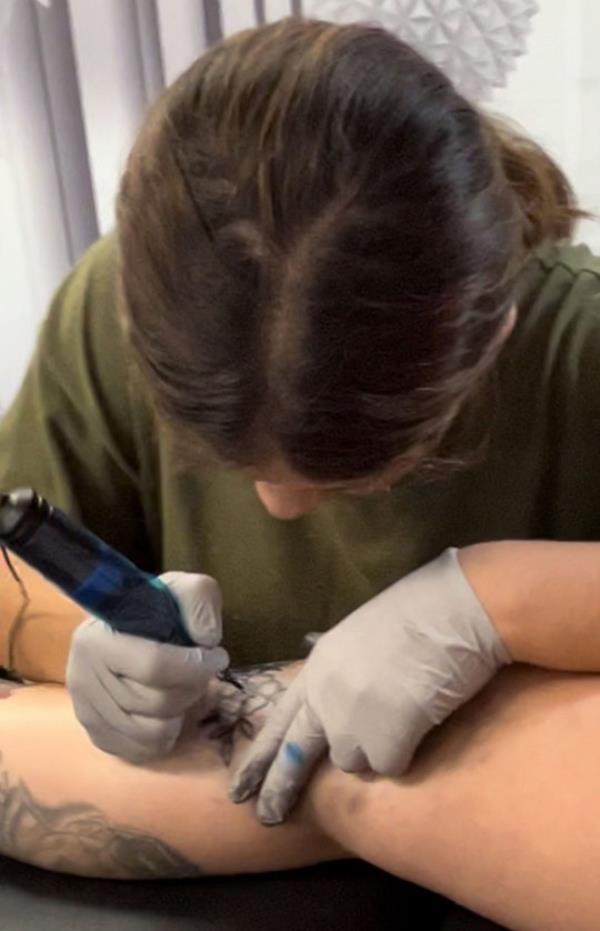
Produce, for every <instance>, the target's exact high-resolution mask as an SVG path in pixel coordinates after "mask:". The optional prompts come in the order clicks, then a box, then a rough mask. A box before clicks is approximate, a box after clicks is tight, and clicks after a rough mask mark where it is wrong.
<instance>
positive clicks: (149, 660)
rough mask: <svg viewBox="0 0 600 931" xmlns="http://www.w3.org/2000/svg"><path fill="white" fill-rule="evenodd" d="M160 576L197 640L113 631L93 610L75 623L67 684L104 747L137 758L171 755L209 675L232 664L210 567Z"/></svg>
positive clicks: (82, 718)
mask: <svg viewBox="0 0 600 931" xmlns="http://www.w3.org/2000/svg"><path fill="white" fill-rule="evenodd" d="M160 578H161V580H162V581H163V582H164V583H165V584H166V585H167V586H168V588H169V589H170V590H171V592H172V594H173V595H174V596H175V598H176V599H177V601H178V602H179V605H180V608H181V615H182V619H183V622H184V624H185V627H186V630H187V632H188V634H189V635H190V637H191V638H192V639H193V640H194V641H195V642H196V643H198V644H199V646H197V647H184V646H176V645H173V644H171V643H157V642H156V641H154V640H147V639H145V638H143V637H137V636H136V637H134V636H131V635H129V634H122V633H118V632H115V631H113V630H112V629H111V628H110V627H109V625H108V624H107V623H106V622H105V621H102V620H99V619H98V618H94V617H90V618H87V619H86V620H85V621H83V622H82V623H81V624H80V625H79V627H77V628H76V630H75V632H74V634H73V638H72V641H71V649H70V652H69V659H68V663H67V674H66V685H67V688H68V690H69V692H70V694H71V698H72V701H73V707H74V710H75V715H76V717H77V719H78V721H79V722H80V723H81V724H82V725H83V727H84V728H85V729H86V731H87V732H88V735H89V737H90V739H91V740H92V742H93V743H94V744H95V745H96V746H97V747H99V748H100V749H101V750H105V751H106V752H107V753H112V754H114V755H115V756H120V757H122V758H123V759H125V760H129V761H130V762H132V763H143V762H147V761H149V760H152V759H155V758H158V757H162V756H166V755H167V754H168V753H169V752H170V751H171V749H172V748H173V745H174V743H175V741H176V740H177V738H178V736H179V733H180V731H181V728H182V725H183V722H184V718H185V713H186V711H187V710H188V709H189V708H191V707H192V706H193V705H196V704H198V703H199V702H200V701H201V699H202V697H203V695H204V693H205V691H206V688H207V684H208V681H209V679H210V678H211V677H212V676H214V675H215V674H216V673H217V672H221V671H222V670H224V669H225V668H226V667H227V666H228V665H229V657H228V655H227V653H226V652H225V650H223V649H222V648H221V647H219V646H218V644H219V643H220V641H221V636H222V622H221V593H220V589H219V586H218V584H217V582H216V581H215V580H214V579H213V578H211V577H210V576H207V575H195V574H192V573H188V572H166V573H165V574H164V575H162V576H161V577H160Z"/></svg>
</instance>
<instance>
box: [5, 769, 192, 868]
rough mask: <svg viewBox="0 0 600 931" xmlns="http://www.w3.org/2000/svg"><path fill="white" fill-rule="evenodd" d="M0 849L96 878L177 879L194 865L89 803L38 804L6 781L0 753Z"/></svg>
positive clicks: (18, 784) (20, 785)
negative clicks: (116, 821)
mask: <svg viewBox="0 0 600 931" xmlns="http://www.w3.org/2000/svg"><path fill="white" fill-rule="evenodd" d="M0 853H3V854H5V855H6V856H9V857H12V858H13V859H15V860H23V861H25V862H26V863H34V864H35V865H36V866H41V867H44V868H45V869H49V870H57V871H59V872H63V873H75V874H77V875H81V876H94V877H99V878H102V879H183V878H188V877H198V876H201V875H202V873H201V870H199V869H198V867H197V866H195V865H194V864H193V863H191V862H190V861H189V860H186V859H185V857H182V856H181V855H180V854H179V853H177V851H176V850H173V848H172V847H170V846H169V845H168V844H165V843H164V842H163V841H160V840H158V838H156V837H151V836H149V835H146V834H141V833H140V832H139V831H134V830H131V829H129V828H126V827H124V826H122V825H111V824H110V823H109V821H108V820H107V818H106V817H105V815H103V814H102V812H101V811H99V810H98V809H97V808H95V807H94V806H93V805H88V804H74V803H72V804H68V805H44V804H42V803H41V802H39V801H37V800H36V799H35V798H34V796H33V795H32V794H31V792H30V790H29V789H28V787H27V786H26V785H25V783H24V782H23V781H22V780H19V781H18V782H16V783H13V784H11V780H10V777H9V774H8V772H7V771H6V770H5V769H4V767H3V766H2V755H1V754H0Z"/></svg>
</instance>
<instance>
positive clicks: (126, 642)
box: [71, 621, 229, 688]
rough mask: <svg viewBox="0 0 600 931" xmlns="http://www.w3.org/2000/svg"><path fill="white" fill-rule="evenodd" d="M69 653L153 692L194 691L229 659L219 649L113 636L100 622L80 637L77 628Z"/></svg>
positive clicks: (129, 636) (127, 636)
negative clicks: (146, 687)
mask: <svg viewBox="0 0 600 931" xmlns="http://www.w3.org/2000/svg"><path fill="white" fill-rule="evenodd" d="M80 626H81V625H80ZM71 652H73V655H74V656H75V658H77V657H78V656H79V655H80V654H81V659H82V663H84V664H85V665H86V666H89V665H97V664H98V662H97V660H96V657H99V658H100V661H101V662H102V664H103V665H104V666H106V667H107V668H108V669H110V671H111V672H113V673H115V674H116V675H120V676H126V677H127V678H128V679H135V681H136V682H140V683H142V684H143V685H149V686H152V687H154V688H171V687H183V688H194V687H195V686H198V685H199V684H201V683H202V682H203V681H204V682H207V681H208V680H209V679H210V678H211V677H212V676H214V675H216V673H217V672H220V671H222V670H223V669H226V668H227V666H228V665H229V657H228V655H227V653H226V652H225V650H223V649H222V648H221V647H215V648H214V649H210V650H205V649H203V648H202V647H181V646H176V645H174V644H172V643H157V642H156V641H154V640H146V639H145V638H144V637H133V636H131V635H130V634H121V633H116V632H115V631H113V630H111V629H110V627H109V626H108V625H107V624H105V623H104V622H103V621H98V622H97V624H95V625H93V626H87V627H86V628H85V629H84V630H83V631H82V633H81V634H80V628H77V629H76V631H75V633H74V634H73V638H72V643H71ZM88 657H89V659H88Z"/></svg>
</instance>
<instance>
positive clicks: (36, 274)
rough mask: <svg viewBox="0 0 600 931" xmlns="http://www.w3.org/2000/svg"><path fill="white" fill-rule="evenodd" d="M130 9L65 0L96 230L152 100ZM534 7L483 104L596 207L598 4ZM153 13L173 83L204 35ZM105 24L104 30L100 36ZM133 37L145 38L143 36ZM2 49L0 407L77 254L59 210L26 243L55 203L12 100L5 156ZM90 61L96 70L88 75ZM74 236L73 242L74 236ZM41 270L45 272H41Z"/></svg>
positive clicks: (150, 72) (232, 3)
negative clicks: (502, 84) (510, 68)
mask: <svg viewBox="0 0 600 931" xmlns="http://www.w3.org/2000/svg"><path fill="white" fill-rule="evenodd" d="M131 2H132V0H127V3H125V2H124V0H101V3H96V2H95V0H68V9H69V12H70V19H71V26H72V30H73V36H74V38H75V40H76V43H75V57H76V58H77V64H78V71H79V74H80V78H81V85H82V106H83V108H84V111H85V118H86V122H87V126H86V133H87V140H86V142H87V147H88V149H89V151H90V153H91V155H92V159H93V162H94V164H93V166H92V168H93V170H92V177H91V179H87V180H86V179H85V178H82V180H81V190H82V191H85V190H87V188H86V185H89V184H91V186H92V188H93V194H89V197H90V202H91V203H92V205H93V207H95V210H96V214H97V216H98V219H99V228H100V229H101V230H103V229H106V228H108V227H109V226H110V225H111V223H112V216H113V198H114V192H115V187H116V183H117V175H118V171H119V169H120V167H121V165H122V162H123V160H124V157H125V153H126V149H127V145H126V140H127V141H128V140H129V139H130V138H131V134H132V132H133V131H134V129H135V125H136V120H137V119H138V114H137V111H138V110H139V109H140V107H142V104H143V100H144V93H145V94H146V97H147V96H148V94H150V95H151V93H152V88H153V86H154V85H155V84H156V83H157V82H158V80H159V78H158V76H157V74H156V67H157V66H156V49H155V48H153V47H152V43H151V42H149V43H148V44H147V45H146V44H144V42H143V41H142V42H141V44H140V49H139V56H140V62H139V69H138V70H139V73H141V74H143V77H144V81H143V83H144V85H145V86H141V85H140V86H138V85H137V84H136V83H135V75H134V73H133V71H132V62H131V61H130V60H125V57H124V56H125V50H124V49H122V48H121V46H120V45H119V34H120V33H119V32H117V33H115V32H114V25H115V23H116V22H117V19H118V18H117V19H115V18H111V17H109V16H108V15H107V14H108V10H109V7H110V9H112V10H113V11H114V10H117V12H118V11H119V10H121V11H122V12H121V13H119V15H120V16H122V17H125V15H126V11H125V6H128V8H130V6H131ZM539 2H540V8H541V9H540V12H539V13H538V14H537V16H536V17H535V18H534V20H533V29H532V32H531V33H530V36H529V40H528V43H529V50H528V53H527V54H526V56H525V57H523V58H521V59H519V60H518V65H517V69H516V71H514V72H513V73H512V74H511V76H510V78H509V83H508V86H507V87H506V88H504V89H502V90H501V91H497V92H496V93H495V95H494V97H493V99H492V101H491V102H490V106H491V107H493V108H494V109H497V110H499V111H501V112H503V113H506V114H508V115H511V116H513V117H514V118H515V119H516V120H517V121H519V122H520V123H521V125H522V126H523V128H524V129H525V130H526V131H527V132H528V133H530V134H531V135H532V136H534V138H536V139H537V140H538V141H539V142H541V143H542V144H543V145H544V146H546V147H547V148H548V149H549V150H550V151H551V152H552V154H553V155H554V156H555V157H556V159H557V160H558V162H559V163H560V164H561V165H562V166H563V168H564V169H565V170H566V172H567V173H568V174H569V176H570V178H571V179H572V182H573V183H574V186H575V188H576V190H577V192H578V194H579V197H580V199H581V203H582V205H584V206H585V207H586V208H589V209H595V210H598V212H600V119H599V115H600V55H599V54H598V51H597V43H598V36H600V2H599V0H568V2H567V0H539ZM2 3H6V0H0V6H1V5H2ZM134 5H135V8H136V10H137V15H138V17H139V16H140V15H141V14H140V10H142V11H144V10H146V11H147V9H149V7H148V5H147V4H146V5H144V2H142V3H140V0H136V3H135V4H134ZM26 6H27V0H17V8H18V10H19V15H20V16H21V17H22V18H23V22H22V24H21V25H22V28H23V29H25V28H27V29H31V28H33V26H34V25H35V24H34V23H32V22H30V20H26V11H25V7H26ZM61 6H62V7H64V9H65V11H66V9H67V2H66V0H53V6H52V7H51V8H50V10H48V11H45V10H42V8H41V7H36V8H35V10H36V15H37V16H38V17H40V16H46V15H50V14H52V15H54V16H56V15H57V14H58V13H59V12H60V8H61ZM288 6H289V4H288V0H268V2H267V3H266V5H265V9H266V10H267V16H268V17H269V18H276V17H277V16H280V15H285V13H286V12H287V11H288ZM167 9H168V12H169V16H168V17H167V16H166V11H167ZM250 9H252V10H253V9H254V2H252V0H224V2H223V4H222V12H221V17H222V21H223V25H224V27H225V29H226V30H231V29H234V28H241V27H243V26H244V25H246V24H247V23H246V20H249V16H246V15H245V13H248V11H249V10H250ZM157 10H158V16H159V19H160V20H161V27H164V26H165V23H167V22H168V24H169V29H170V31H169V32H167V31H166V30H165V29H164V28H163V32H162V35H161V43H162V48H161V53H162V60H163V66H164V70H165V74H166V77H167V80H171V79H172V78H173V77H174V75H175V74H176V73H177V70H178V67H177V48H178V47H179V45H178V43H181V47H182V67H183V66H184V65H185V64H187V60H188V59H189V58H190V56H192V57H193V53H194V51H195V50H196V49H198V51H199V50H200V47H201V45H202V42H203V36H202V35H201V34H200V32H199V31H197V30H195V27H194V24H193V23H192V20H191V19H190V17H193V16H195V15H196V13H195V11H196V10H197V4H196V2H195V0H194V2H192V0H159V2H158V4H157ZM244 11H245V12H244ZM92 13H93V16H94V28H93V29H91V30H89V29H88V30H87V31H86V17H87V16H90V15H92ZM27 15H29V14H27ZM65 15H66V14H65ZM119 21H120V20H119ZM58 25H60V24H58ZM192 27H194V28H192ZM111 29H112V30H113V32H110V30H111ZM57 30H58V26H57ZM102 30H104V33H102ZM141 35H142V36H143V35H144V31H143V30H142V32H141ZM102 36H104V38H102ZM111 36H112V40H114V53H115V56H116V58H114V60H113V58H112V57H111V58H108V57H106V56H104V57H102V56H101V57H98V48H99V47H100V43H101V42H102V43H105V41H108V39H110V37H111ZM178 36H179V38H178ZM57 37H58V31H57ZM64 39H65V37H64V35H63V41H64ZM184 39H185V41H184ZM112 40H111V41H112ZM57 42H58V38H57ZM46 51H47V52H48V55H47V56H46V60H47V61H49V62H50V63H51V64H52V65H53V66H54V67H56V65H57V62H58V63H60V61H61V57H62V56H63V55H64V54H65V51H64V50H63V48H62V46H60V47H59V46H58V45H57V44H56V43H54V44H51V45H50V47H49V49H46ZM67 51H68V49H67ZM7 54H13V55H17V54H21V53H20V52H19V50H18V48H17V47H16V45H15V43H14V41H11V48H10V49H8V50H7V49H6V48H5V49H4V50H3V49H2V46H1V45H0V218H1V221H2V227H1V229H2V235H1V236H0V410H2V409H3V408H4V407H6V405H7V404H8V403H9V401H10V398H11V397H12V396H13V394H14V392H15V390H16V388H17V386H18V383H19V381H20V378H21V376H22V372H23V370H24V367H25V365H26V361H27V359H28V357H29V355H30V352H31V348H32V345H33V342H34V338H35V331H36V327H37V323H38V321H39V320H40V318H41V317H42V316H43V314H44V313H45V310H46V307H47V303H48V300H49V297H50V292H51V290H52V288H53V287H54V286H55V285H56V284H58V281H59V279H60V277H62V274H63V273H64V271H66V268H67V267H68V265H69V263H70V260H71V257H72V256H73V255H74V254H76V253H77V251H78V250H77V245H76V244H75V246H73V245H72V244H71V248H70V249H69V248H68V246H69V243H65V242H63V239H64V232H63V229H62V220H61V217H60V216H59V215H58V213H57V214H56V221H55V223H56V237H55V238H54V237H52V236H51V237H50V238H49V239H48V243H47V248H46V252H47V254H44V255H42V254H40V250H39V248H38V247H37V246H35V244H34V242H33V237H32V233H31V229H30V227H31V224H35V223H39V222H41V221H42V219H43V222H44V223H45V224H46V225H48V223H49V222H50V223H52V222H53V221H52V217H53V213H52V209H53V208H52V203H54V201H53V200H52V198H50V199H49V200H48V199H47V202H45V203H42V201H41V200H40V198H39V197H38V195H37V193H36V194H35V196H34V189H33V187H32V186H33V185H36V186H41V184H42V181H41V180H40V179H41V178H42V176H43V177H46V175H47V174H48V168H47V166H46V164H45V163H44V160H43V159H40V158H39V156H38V154H37V153H38V148H37V147H38V146H39V141H38V139H39V135H40V133H43V132H46V128H45V127H44V126H43V121H42V123H41V124H40V126H38V127H37V129H36V132H35V133H34V132H33V130H34V128H35V127H34V123H33V122H32V121H31V120H30V118H29V116H27V117H26V115H25V111H24V110H23V107H22V105H21V104H20V103H19V106H20V107H21V109H20V111H19V112H20V113H22V114H24V115H22V117H21V118H20V124H22V125H20V129H19V135H18V139H17V150H16V154H15V140H14V138H13V139H12V140H11V138H9V136H10V135H11V134H10V133H8V132H7V129H6V121H7V119H8V118H9V117H10V111H11V108H12V111H13V113H14V112H16V106H17V102H16V101H15V100H14V99H13V100H10V99H8V100H7V93H8V91H9V89H10V85H9V83H7V82H6V81H4V80H3V77H4V75H3V73H2V70H1V69H2V64H3V60H4V63H5V62H6V55H7ZM119 56H120V64H119ZM184 59H185V61H184ZM94 62H96V65H97V67H98V69H99V70H98V73H96V74H95V73H94ZM113 64H114V66H115V67H114V68H113ZM130 71H131V74H132V77H131V83H130V84H128V88H129V90H128V94H129V96H131V98H132V101H130V104H131V105H129V104H127V100H126V99H125V98H124V96H123V94H122V93H121V92H120V91H119V87H120V86H121V85H120V84H119V82H121V84H122V78H123V75H124V74H125V76H126V75H127V74H129V73H130ZM127 80H129V79H127ZM36 87H37V85H35V84H34V83H33V82H32V85H31V87H30V88H29V87H28V88H26V90H27V91H28V95H29V96H28V101H29V102H28V103H27V106H32V107H34V108H35V107H38V109H39V107H40V106H41V105H40V103H39V100H38V102H37V103H36V102H35V100H33V98H34V97H35V94H36V93H37V94H38V97H39V99H40V100H41V98H42V97H43V92H42V91H41V90H36ZM29 91H31V93H30V94H29ZM3 95H4V96H3ZM29 98H31V99H29ZM126 104H127V106H126ZM3 117H4V122H3ZM13 122H14V121H13ZM11 125H12V124H11ZM36 125H37V124H36ZM36 133H37V135H36ZM59 142H60V140H59ZM75 143H76V144H77V145H79V144H80V143H81V140H77V139H76V140H75ZM75 143H74V144H75ZM73 148H74V145H71V144H69V145H68V146H67V153H66V155H67V156H68V155H69V153H72V152H73ZM63 157H65V153H64V152H63ZM25 160H28V162H29V165H30V171H31V176H30V177H31V180H30V181H29V182H28V184H29V190H27V191H24V188H23V185H24V183H25V182H24V171H23V164H24V161H25ZM74 160H75V159H74V158H73V161H74ZM44 172H45V173H46V174H44ZM44 183H45V182H44ZM58 187H59V186H57V189H58ZM36 191H37V187H36ZM55 193H56V192H55ZM58 193H60V191H58ZM88 193H89V192H88ZM24 194H26V195H27V198H26V199H27V200H28V202H29V203H33V205H34V207H35V211H34V212H32V211H31V210H30V211H29V218H28V222H27V223H24V222H22V221H21V219H20V218H21V217H22V216H23V211H22V203H23V195H24ZM53 196H55V195H53ZM82 196H83V194H82ZM86 196H88V195H86ZM55 199H56V197H55ZM57 203H58V200H57ZM63 208H64V209H63V212H64V210H67V212H68V208H69V205H68V204H66V205H64V204H63ZM49 218H50V219H49ZM28 224H29V225H28ZM88 229H89V223H88ZM71 238H73V237H71ZM83 238H85V237H83ZM579 238H581V239H584V240H586V241H587V242H589V243H590V244H591V245H592V246H593V247H594V248H595V249H596V250H597V251H598V252H600V223H598V222H596V223H586V224H583V225H582V227H581V229H580V232H579ZM78 241H83V240H82V238H81V237H80V239H79V240H78ZM57 250H58V251H57ZM57 255H58V256H59V260H57ZM61 256H62V258H60V257H61ZM50 259H51V260H52V262H50ZM40 269H41V272H40ZM48 269H53V271H50V272H49V271H48Z"/></svg>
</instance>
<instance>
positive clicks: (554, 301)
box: [508, 242, 600, 373]
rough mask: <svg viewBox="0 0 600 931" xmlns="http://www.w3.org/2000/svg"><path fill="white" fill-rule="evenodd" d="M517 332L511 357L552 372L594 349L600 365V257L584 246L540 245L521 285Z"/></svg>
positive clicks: (527, 266)
mask: <svg viewBox="0 0 600 931" xmlns="http://www.w3.org/2000/svg"><path fill="white" fill-rule="evenodd" d="M516 304H517V309H518V319H517V325H516V327H515V332H514V334H513V336H512V337H511V338H510V340H509V345H510V347H511V349H512V351H511V352H509V354H508V355H509V357H512V358H514V359H515V361H517V362H518V363H519V364H521V363H522V362H523V361H524V359H523V357H524V356H526V357H527V361H528V363H530V364H531V365H533V366H534V367H535V365H536V362H537V363H539V365H540V366H543V369H544V371H545V372H546V373H548V372H549V371H550V370H551V369H553V368H555V366H557V365H560V364H561V363H562V362H564V360H565V358H566V356H568V357H569V359H570V360H571V361H574V360H575V359H576V358H581V357H582V355H585V354H586V352H585V350H586V348H593V352H594V354H596V355H597V356H598V364H599V365H600V257H598V256H596V255H594V254H593V253H592V252H591V250H590V249H589V247H588V246H586V245H582V244H580V245H574V244H572V243H569V242H560V243H557V244H555V245H552V246H547V247H545V248H542V249H538V250H537V251H536V252H534V253H532V255H531V256H530V257H529V259H528V261H527V263H526V265H525V266H524V268H523V270H522V273H521V276H520V279H519V282H518V285H517V295H516Z"/></svg>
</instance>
